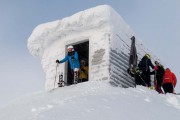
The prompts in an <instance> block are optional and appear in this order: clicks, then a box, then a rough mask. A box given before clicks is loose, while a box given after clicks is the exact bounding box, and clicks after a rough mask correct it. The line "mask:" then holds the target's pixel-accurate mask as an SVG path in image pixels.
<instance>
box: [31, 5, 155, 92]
mask: <svg viewBox="0 0 180 120" xmlns="http://www.w3.org/2000/svg"><path fill="white" fill-rule="evenodd" d="M132 36H135V37H136V38H137V36H136V35H135V33H134V32H133V31H132V30H131V29H130V27H129V26H128V25H127V24H126V23H125V21H124V20H123V19H122V18H121V16H120V15H119V14H118V13H117V12H116V11H115V10H114V9H113V8H112V7H110V6H109V5H101V6H97V7H94V8H90V9H87V10H84V11H81V12H78V13H76V14H74V15H72V16H70V17H66V18H63V19H61V20H56V21H53V22H49V23H45V24H41V25H38V26H37V27H36V28H35V29H34V30H33V32H32V34H31V36H30V37H29V39H28V49H29V51H30V53H31V54H32V55H34V56H38V57H39V58H40V60H41V63H42V67H43V70H44V72H45V74H46V84H45V88H46V90H49V89H52V88H53V87H54V82H55V78H57V79H58V76H57V77H55V76H56V75H58V74H60V73H63V76H64V80H65V81H67V80H68V64H67V63H66V64H60V65H59V66H58V69H57V74H56V63H55V61H56V59H62V58H64V57H65V55H66V54H67V49H66V48H67V46H68V45H73V46H74V48H75V50H76V51H78V53H79V57H80V59H86V60H87V63H88V66H89V79H88V80H109V82H110V83H111V84H112V85H114V86H122V87H130V86H134V80H133V79H132V78H131V77H130V76H129V75H128V74H127V72H126V70H127V68H128V58H129V52H130V46H131V39H130V38H131V37H132ZM137 39H138V38H137ZM136 47H137V52H138V57H139V59H140V58H141V57H142V56H143V55H144V54H145V53H149V50H148V49H146V48H145V47H144V46H143V45H142V43H140V42H138V40H136ZM151 56H152V58H154V57H155V56H153V55H152V54H151ZM56 82H58V80H56ZM55 85H56V87H58V86H57V84H55Z"/></svg>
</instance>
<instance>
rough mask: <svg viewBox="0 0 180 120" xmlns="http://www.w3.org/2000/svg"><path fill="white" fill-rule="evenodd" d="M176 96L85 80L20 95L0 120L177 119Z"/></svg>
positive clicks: (179, 108) (3, 110)
mask: <svg viewBox="0 0 180 120" xmlns="http://www.w3.org/2000/svg"><path fill="white" fill-rule="evenodd" d="M179 113H180V97H179V96H176V95H173V94H166V95H164V94H158V93H157V92H156V91H154V90H150V89H148V88H145V87H142V86H137V88H121V87H112V86H110V85H109V83H108V81H89V82H86V83H79V84H77V85H72V86H69V87H62V88H59V89H56V90H54V91H51V92H37V93H34V94H31V95H27V96H24V97H22V98H19V99H17V100H15V101H14V102H12V103H10V104H8V105H7V106H4V107H3V108H1V109H0V119H1V120H120V119H121V120H171V119H173V120H179V118H180V114H179Z"/></svg>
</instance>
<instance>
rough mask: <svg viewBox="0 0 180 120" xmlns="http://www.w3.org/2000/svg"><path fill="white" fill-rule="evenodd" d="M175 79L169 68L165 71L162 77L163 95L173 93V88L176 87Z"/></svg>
mask: <svg viewBox="0 0 180 120" xmlns="http://www.w3.org/2000/svg"><path fill="white" fill-rule="evenodd" d="M176 83H177V79H176V76H175V74H174V73H173V72H171V70H170V69H169V68H167V69H166V70H165V74H164V77H163V89H164V92H165V93H174V88H175V87H176Z"/></svg>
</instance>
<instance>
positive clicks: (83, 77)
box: [79, 60, 88, 82]
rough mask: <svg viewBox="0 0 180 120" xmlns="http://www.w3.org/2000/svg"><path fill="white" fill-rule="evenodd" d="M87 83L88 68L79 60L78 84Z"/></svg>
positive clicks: (84, 62) (83, 61)
mask: <svg viewBox="0 0 180 120" xmlns="http://www.w3.org/2000/svg"><path fill="white" fill-rule="evenodd" d="M86 81H88V66H87V64H86V61H85V60H81V62H80V69H79V82H86Z"/></svg>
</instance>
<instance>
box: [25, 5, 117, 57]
mask: <svg viewBox="0 0 180 120" xmlns="http://www.w3.org/2000/svg"><path fill="white" fill-rule="evenodd" d="M114 13H115V15H116V14H117V13H116V12H115V11H114V10H113V8H111V7H110V6H108V5H101V6H98V7H94V8H90V9H87V10H85V11H81V12H78V13H76V14H74V15H72V16H70V17H66V18H63V19H62V20H56V21H53V22H49V23H45V24H41V25H38V26H37V27H36V28H35V29H34V30H33V32H32V34H31V35H30V37H29V39H28V49H29V51H30V53H31V54H32V55H33V56H38V57H41V56H42V55H43V53H44V50H45V49H46V47H48V46H49V45H50V44H52V43H53V42H54V41H56V40H60V39H61V38H63V37H65V36H67V35H68V34H70V33H73V32H80V31H84V30H88V29H92V28H100V27H102V26H105V25H110V24H111V23H113V21H112V19H113V18H112V14H113V16H114Z"/></svg>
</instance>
